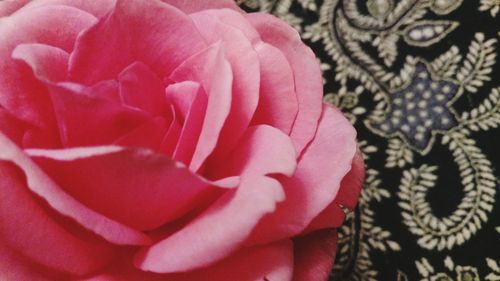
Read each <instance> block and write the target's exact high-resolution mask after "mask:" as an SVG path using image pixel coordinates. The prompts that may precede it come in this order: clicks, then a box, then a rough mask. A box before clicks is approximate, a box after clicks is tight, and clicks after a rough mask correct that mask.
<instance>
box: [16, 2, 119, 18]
mask: <svg viewBox="0 0 500 281" xmlns="http://www.w3.org/2000/svg"><path fill="white" fill-rule="evenodd" d="M17 1H21V2H25V0H17ZM115 2H116V1H115V0H97V1H89V0H33V1H31V2H29V3H28V4H27V5H26V6H25V7H24V8H23V10H24V9H31V8H34V7H39V6H45V5H64V6H70V7H75V8H78V9H80V10H83V11H86V12H88V13H91V14H93V15H94V16H96V17H97V18H100V17H102V16H103V15H105V14H106V13H108V12H109V11H110V10H111V9H112V8H113V7H114V5H115Z"/></svg>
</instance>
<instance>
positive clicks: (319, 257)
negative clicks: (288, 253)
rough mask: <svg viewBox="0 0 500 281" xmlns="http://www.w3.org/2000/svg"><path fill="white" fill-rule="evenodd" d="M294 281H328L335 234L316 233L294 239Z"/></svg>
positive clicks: (329, 231) (332, 260)
mask: <svg viewBox="0 0 500 281" xmlns="http://www.w3.org/2000/svg"><path fill="white" fill-rule="evenodd" d="M293 244H294V257H295V261H294V269H295V271H294V274H293V280H294V281H310V280H318V281H319V280H325V281H326V280H328V277H329V276H330V272H331V270H332V267H333V262H334V260H335V252H336V251H337V232H336V231H335V230H332V229H327V230H322V231H316V232H314V233H311V234H308V235H306V236H301V237H298V238H295V239H294V241H293Z"/></svg>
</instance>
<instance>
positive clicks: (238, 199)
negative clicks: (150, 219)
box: [135, 177, 284, 273]
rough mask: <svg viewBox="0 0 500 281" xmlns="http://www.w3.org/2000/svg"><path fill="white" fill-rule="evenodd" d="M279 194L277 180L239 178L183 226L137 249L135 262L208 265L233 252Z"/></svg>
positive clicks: (167, 266)
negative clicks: (235, 184)
mask: <svg viewBox="0 0 500 281" xmlns="http://www.w3.org/2000/svg"><path fill="white" fill-rule="evenodd" d="M283 196H284V194H283V191H282V189H281V185H280V183H279V182H278V181H276V180H274V179H271V178H267V177H257V178H255V177H249V178H242V181H241V184H240V186H239V187H238V188H237V189H235V190H234V191H231V192H227V193H226V194H225V195H224V196H222V197H221V198H219V199H218V200H217V201H216V202H215V203H214V204H213V205H212V206H211V207H210V208H209V209H208V210H206V211H204V212H203V213H201V214H200V215H199V216H198V217H197V218H195V219H194V220H193V221H192V222H191V223H189V224H188V225H187V226H185V227H184V228H183V229H181V230H179V231H177V232H176V233H174V234H172V235H171V236H169V237H167V238H165V239H164V240H162V241H160V242H158V243H156V244H155V245H153V246H151V247H147V248H145V249H143V250H142V251H140V252H139V253H138V255H137V257H136V259H135V263H136V265H137V266H138V267H140V268H141V269H143V270H147V271H153V272H158V273H168V272H181V271H188V270H192V269H195V268H200V267H203V266H206V265H209V264H212V263H214V262H216V261H218V260H220V259H222V258H224V257H226V256H227V255H229V254H230V253H232V252H233V251H235V250H236V249H237V248H238V246H240V245H241V243H242V242H243V241H244V240H245V238H246V237H247V236H248V235H249V234H250V232H251V231H252V229H253V228H254V227H255V225H256V224H257V222H258V221H259V220H260V218H261V217H262V216H264V215H265V214H267V213H270V212H273V211H274V210H275V206H276V203H277V202H278V201H281V200H283V199H284V197H283ZM194 257H196V258H194Z"/></svg>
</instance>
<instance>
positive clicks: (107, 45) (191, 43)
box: [69, 0, 206, 85]
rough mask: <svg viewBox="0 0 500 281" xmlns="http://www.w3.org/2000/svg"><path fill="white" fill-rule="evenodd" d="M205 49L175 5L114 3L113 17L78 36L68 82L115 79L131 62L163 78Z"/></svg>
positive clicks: (132, 1) (127, 0)
mask: <svg viewBox="0 0 500 281" xmlns="http://www.w3.org/2000/svg"><path fill="white" fill-rule="evenodd" d="M138 42H140V44H138ZM205 46H206V45H205V43H204V42H203V38H202V37H201V36H200V35H199V33H198V30H197V29H196V27H195V25H194V23H193V22H192V20H191V19H190V18H189V17H188V16H187V15H185V14H184V13H182V12H181V11H179V10H178V9H176V8H175V7H173V6H170V5H167V4H165V3H162V2H161V1H157V0H152V1H142V0H118V1H117V3H116V7H115V9H114V11H113V12H112V13H111V14H109V15H108V16H105V17H103V18H102V19H100V21H99V23H98V24H96V25H95V26H93V27H92V28H90V29H89V30H87V31H86V32H84V33H83V34H82V35H81V36H79V38H78V40H77V42H76V45H75V51H74V52H73V53H72V55H71V58H70V66H69V68H70V70H69V73H70V78H71V80H74V81H77V82H80V83H83V84H87V85H88V84H94V83H95V82H97V81H99V80H102V79H112V78H114V77H116V76H117V75H118V73H120V72H121V71H122V69H124V68H125V67H126V66H128V65H130V64H131V63H133V62H135V61H141V62H143V63H145V64H146V65H148V66H149V67H150V68H151V69H152V70H153V72H155V73H156V74H157V75H158V76H159V77H166V76H168V75H169V74H170V73H171V72H172V70H173V69H175V68H176V67H177V66H178V65H179V64H180V63H182V62H183V61H184V60H186V59H187V58H189V57H190V56H192V55H193V54H195V53H197V52H198V51H200V50H202V49H203V48H204V47H205Z"/></svg>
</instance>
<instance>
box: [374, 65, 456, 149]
mask: <svg viewBox="0 0 500 281" xmlns="http://www.w3.org/2000/svg"><path fill="white" fill-rule="evenodd" d="M458 91H459V87H458V85H456V84H455V83H453V82H449V81H446V80H434V79H432V77H431V74H430V73H429V71H428V70H427V67H426V66H425V65H424V64H423V63H419V64H417V66H416V69H415V74H414V76H413V78H412V80H411V82H410V84H409V85H408V86H407V87H405V88H403V89H401V90H399V91H396V92H395V93H393V94H392V95H391V96H390V103H389V104H390V106H389V107H390V110H389V112H388V113H387V115H386V120H384V122H382V123H380V124H376V125H372V128H373V129H374V130H379V131H381V133H382V134H383V135H396V134H399V135H401V136H402V137H403V138H404V139H405V140H407V141H408V143H409V144H410V145H411V146H412V147H415V148H416V149H417V150H419V151H428V150H429V148H430V145H431V143H432V142H433V138H434V134H435V132H436V131H446V130H448V129H450V128H453V127H455V126H456V125H457V120H456V118H455V115H454V114H453V113H452V111H453V109H452V108H451V106H450V102H451V101H452V100H453V99H454V98H455V97H456V96H457V92H458Z"/></svg>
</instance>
